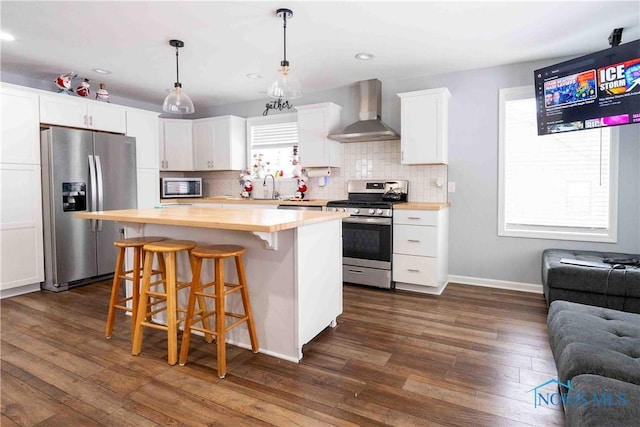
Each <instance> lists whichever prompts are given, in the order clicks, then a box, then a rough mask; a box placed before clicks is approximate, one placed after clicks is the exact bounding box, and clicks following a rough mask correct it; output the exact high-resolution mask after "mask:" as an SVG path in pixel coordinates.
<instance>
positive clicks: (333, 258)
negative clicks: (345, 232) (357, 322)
mask: <svg viewBox="0 0 640 427" xmlns="http://www.w3.org/2000/svg"><path fill="white" fill-rule="evenodd" d="M295 251H296V272H297V276H298V277H297V282H298V287H297V289H298V295H297V299H298V305H297V309H298V319H299V321H298V326H299V330H298V337H299V343H300V345H301V346H302V345H303V344H306V343H308V342H309V341H311V339H313V337H315V336H316V335H318V334H319V333H320V332H322V330H324V329H325V328H326V327H328V326H335V325H336V318H337V317H338V316H339V315H340V314H342V221H341V220H335V221H329V222H323V223H319V224H312V225H307V226H304V227H299V228H297V229H296V244H295Z"/></svg>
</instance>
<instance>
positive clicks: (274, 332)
mask: <svg viewBox="0 0 640 427" xmlns="http://www.w3.org/2000/svg"><path fill="white" fill-rule="evenodd" d="M130 225H132V226H131V227H127V236H128V237H133V236H142V235H144V236H164V237H167V238H172V239H187V240H194V241H196V242H197V243H198V244H199V245H211V244H235V245H241V246H244V247H245V249H246V253H245V255H244V256H243V259H244V264H245V272H246V276H247V284H248V288H249V297H250V300H251V306H252V311H253V316H254V320H255V324H256V332H257V335H258V344H259V347H260V352H261V353H265V354H269V355H272V356H275V357H278V358H281V359H285V360H289V361H293V362H298V361H299V360H300V359H301V358H302V354H301V351H300V347H301V346H300V345H298V344H297V335H296V331H297V327H296V322H297V319H296V310H295V304H296V301H295V274H294V271H295V257H294V229H292V230H285V231H280V232H278V250H276V251H274V250H267V249H265V242H264V241H263V240H260V239H259V238H258V237H257V236H255V235H254V234H253V233H251V232H247V231H232V230H218V229H212V228H195V227H181V226H169V225H159V224H145V225H144V226H142V227H140V226H139V225H135V224H130ZM178 269H179V272H180V274H179V279H180V280H191V269H190V266H189V264H188V261H187V258H186V257H180V259H179V260H178ZM211 280H213V265H212V261H205V263H204V264H203V271H202V281H211ZM225 281H227V282H228V283H237V274H236V270H235V265H234V263H233V262H230V261H228V262H226V263H225ZM186 302H187V294H186V293H185V294H182V295H180V297H179V303H180V305H181V306H186ZM226 302H227V311H236V310H237V311H236V312H239V313H242V303H241V300H240V295H239V294H238V293H237V292H236V293H234V294H232V295H229V296H228V297H227V301H226ZM229 322H231V319H229ZM194 339H198V338H194ZM227 342H228V343H229V344H234V345H238V346H240V347H243V348H251V345H250V340H249V334H248V331H247V327H246V325H240V326H238V327H237V328H234V329H233V330H231V331H230V332H229V333H228V334H227ZM143 351H144V343H143ZM212 351H213V352H214V351H215V348H212Z"/></svg>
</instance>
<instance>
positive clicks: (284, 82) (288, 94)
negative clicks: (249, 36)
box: [267, 9, 302, 99]
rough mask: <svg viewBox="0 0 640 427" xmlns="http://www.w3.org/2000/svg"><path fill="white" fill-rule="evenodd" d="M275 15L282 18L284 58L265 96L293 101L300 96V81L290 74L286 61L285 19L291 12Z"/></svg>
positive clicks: (283, 11)
mask: <svg viewBox="0 0 640 427" xmlns="http://www.w3.org/2000/svg"><path fill="white" fill-rule="evenodd" d="M276 15H277V16H278V17H279V18H282V20H283V22H284V24H283V26H282V27H283V28H284V57H283V60H282V61H281V62H280V69H279V70H278V75H277V77H276V78H275V79H274V81H273V82H272V83H271V84H270V85H269V87H268V88H267V94H268V95H269V96H270V97H272V98H280V99H295V98H300V97H301V96H302V88H301V87H300V81H299V80H298V79H297V78H296V77H295V76H294V75H293V74H291V71H290V70H289V61H287V19H291V17H293V12H292V11H291V10H289V9H278V10H277V11H276Z"/></svg>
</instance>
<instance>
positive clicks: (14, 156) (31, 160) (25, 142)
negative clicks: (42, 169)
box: [0, 84, 40, 165]
mask: <svg viewBox="0 0 640 427" xmlns="http://www.w3.org/2000/svg"><path fill="white" fill-rule="evenodd" d="M0 95H1V103H2V104H1V105H2V107H1V108H2V111H1V113H2V144H0V162H1V163H17V164H32V165H39V164H40V124H39V123H40V121H39V120H40V119H39V111H38V95H37V94H35V93H32V92H29V91H25V90H20V89H18V88H14V87H12V86H9V85H6V84H3V85H0Z"/></svg>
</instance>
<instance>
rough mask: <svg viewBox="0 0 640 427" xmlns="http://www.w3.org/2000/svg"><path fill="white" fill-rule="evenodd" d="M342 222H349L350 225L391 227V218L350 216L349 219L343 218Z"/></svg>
mask: <svg viewBox="0 0 640 427" xmlns="http://www.w3.org/2000/svg"><path fill="white" fill-rule="evenodd" d="M342 222H348V223H350V224H379V225H391V223H392V222H391V218H369V217H366V218H363V217H357V216H350V217H349V218H343V219H342Z"/></svg>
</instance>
